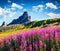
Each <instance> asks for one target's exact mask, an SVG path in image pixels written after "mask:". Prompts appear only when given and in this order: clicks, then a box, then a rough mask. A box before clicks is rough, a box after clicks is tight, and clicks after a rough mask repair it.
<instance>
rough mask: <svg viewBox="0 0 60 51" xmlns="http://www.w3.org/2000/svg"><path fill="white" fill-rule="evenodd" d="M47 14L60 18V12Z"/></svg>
mask: <svg viewBox="0 0 60 51" xmlns="http://www.w3.org/2000/svg"><path fill="white" fill-rule="evenodd" d="M47 15H48V16H50V17H51V18H60V14H55V13H48V14H47Z"/></svg>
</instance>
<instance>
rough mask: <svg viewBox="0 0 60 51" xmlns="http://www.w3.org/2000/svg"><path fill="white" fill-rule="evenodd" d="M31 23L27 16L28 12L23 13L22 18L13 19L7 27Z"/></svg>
mask: <svg viewBox="0 0 60 51" xmlns="http://www.w3.org/2000/svg"><path fill="white" fill-rule="evenodd" d="M30 21H31V16H29V15H28V12H27V11H25V12H24V13H23V15H22V16H20V17H19V18H17V19H14V20H13V21H12V22H11V23H9V24H8V25H11V24H27V23H29V22H30ZM4 24H5V22H3V23H2V25H1V26H4Z"/></svg>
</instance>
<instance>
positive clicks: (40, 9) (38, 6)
mask: <svg viewBox="0 0 60 51" xmlns="http://www.w3.org/2000/svg"><path fill="white" fill-rule="evenodd" d="M43 7H44V6H43V5H37V6H33V7H32V8H33V10H34V11H42V10H43Z"/></svg>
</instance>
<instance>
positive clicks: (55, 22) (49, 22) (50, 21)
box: [0, 18, 60, 32]
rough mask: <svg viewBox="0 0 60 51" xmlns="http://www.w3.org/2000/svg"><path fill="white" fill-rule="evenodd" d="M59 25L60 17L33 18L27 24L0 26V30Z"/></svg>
mask: <svg viewBox="0 0 60 51" xmlns="http://www.w3.org/2000/svg"><path fill="white" fill-rule="evenodd" d="M55 25H60V18H54V19H48V20H41V21H38V20H35V21H32V22H30V23H28V24H11V25H7V26H5V27H0V32H6V31H9V30H22V29H25V28H26V29H27V28H29V29H30V28H34V27H41V28H42V27H47V26H55Z"/></svg>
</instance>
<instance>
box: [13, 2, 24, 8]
mask: <svg viewBox="0 0 60 51" xmlns="http://www.w3.org/2000/svg"><path fill="white" fill-rule="evenodd" d="M12 8H18V9H23V6H21V5H18V4H16V3H12Z"/></svg>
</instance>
